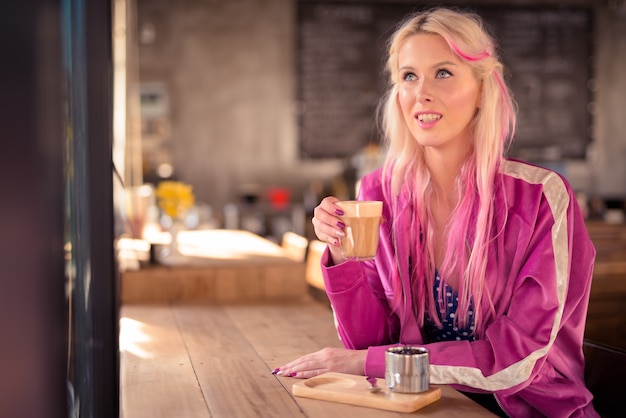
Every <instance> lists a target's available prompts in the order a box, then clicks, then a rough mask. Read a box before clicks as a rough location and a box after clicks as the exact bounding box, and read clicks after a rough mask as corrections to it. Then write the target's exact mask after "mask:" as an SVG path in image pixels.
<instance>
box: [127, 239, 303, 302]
mask: <svg viewBox="0 0 626 418" xmlns="http://www.w3.org/2000/svg"><path fill="white" fill-rule="evenodd" d="M178 242H179V249H180V252H181V253H182V254H183V255H184V257H179V258H177V259H176V260H175V261H174V262H171V261H170V262H167V263H161V264H155V265H150V266H144V267H143V268H140V269H138V270H128V271H124V272H122V273H121V295H120V297H121V301H122V303H154V302H172V301H211V302H237V301H255V300H260V299H280V298H290V297H299V296H301V295H302V294H304V293H306V281H305V277H304V270H305V266H304V262H298V261H294V260H293V259H291V258H290V257H289V255H288V254H287V252H286V251H285V249H283V248H282V247H281V246H279V245H277V244H275V243H273V242H272V241H269V240H267V239H265V238H263V237H260V236H258V235H255V234H253V233H251V232H248V231H240V230H223V229H216V230H205V231H184V232H181V233H180V234H179V239H178ZM156 251H159V248H158V247H157V248H156Z"/></svg>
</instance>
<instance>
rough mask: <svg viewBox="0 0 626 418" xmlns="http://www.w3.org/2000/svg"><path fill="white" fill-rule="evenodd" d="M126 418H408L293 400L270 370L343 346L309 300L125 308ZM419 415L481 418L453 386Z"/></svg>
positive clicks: (287, 382) (288, 381) (320, 308)
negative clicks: (316, 352) (319, 350)
mask: <svg viewBox="0 0 626 418" xmlns="http://www.w3.org/2000/svg"><path fill="white" fill-rule="evenodd" d="M120 335H121V337H120V352H121V353H120V354H121V356H120V360H121V361H120V374H121V402H120V407H121V411H120V413H121V417H122V418H144V417H146V418H147V417H150V418H156V417H164V418H165V417H167V418H170V417H177V418H186V417H190V418H191V417H193V418H203V417H206V418H209V417H212V418H221V417H224V418H237V417H242V418H253V417H288V418H297V417H309V418H318V417H319V418H328V417H343V418H349V417H358V418H368V417H376V418H387V417H396V418H399V417H406V416H407V414H404V413H398V412H389V411H384V410H379V409H370V408H364V407H360V406H352V405H345V404H340V403H334V402H327V401H321V400H315V399H308V398H301V397H294V396H293V395H292V392H291V387H292V385H293V384H294V383H296V382H301V381H302V380H299V379H293V378H285V377H278V376H274V375H272V374H271V371H272V370H273V369H274V368H276V367H278V366H279V365H281V364H284V363H286V362H288V361H290V360H293V359H295V358H297V357H298V356H300V355H303V354H306V353H308V352H311V351H315V350H318V349H321V348H323V347H326V346H334V347H340V346H341V344H340V342H339V341H338V338H337V334H336V332H335V328H334V325H333V318H332V313H331V311H330V309H329V308H328V307H327V306H325V305H323V304H320V303H317V302H314V301H312V300H311V299H309V298H308V297H303V298H300V299H298V300H292V301H289V302H285V303H283V304H276V303H274V304H268V303H257V304H227V305H217V304H206V303H205V304H189V303H187V304H172V305H124V306H122V311H121V333H120ZM441 388H442V398H441V399H440V400H439V401H437V402H435V403H433V404H431V405H429V406H426V407H424V408H422V409H420V410H418V411H416V412H415V413H413V414H409V415H411V416H413V415H419V416H425V417H448V418H450V417H452V418H453V417H463V418H471V417H485V416H493V415H492V414H490V413H489V412H488V411H487V410H485V409H484V408H482V407H481V406H479V405H478V404H476V403H474V402H473V401H472V400H470V399H469V398H467V397H465V396H464V395H463V394H461V393H460V392H457V391H455V390H454V389H452V388H451V387H448V386H442V387H441Z"/></svg>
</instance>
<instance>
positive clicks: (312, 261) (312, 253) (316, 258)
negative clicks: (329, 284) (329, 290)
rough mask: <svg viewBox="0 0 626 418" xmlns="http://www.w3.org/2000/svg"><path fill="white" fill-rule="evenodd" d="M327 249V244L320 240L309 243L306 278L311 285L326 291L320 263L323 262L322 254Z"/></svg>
mask: <svg viewBox="0 0 626 418" xmlns="http://www.w3.org/2000/svg"><path fill="white" fill-rule="evenodd" d="M325 249H326V243H325V242H322V241H319V240H312V241H311V242H310V243H309V249H308V252H307V259H306V268H305V277H306V281H307V283H308V284H309V285H311V286H313V287H315V288H317V289H320V290H325V286H324V278H323V277H322V268H321V266H320V263H321V261H322V254H323V253H324V250H325Z"/></svg>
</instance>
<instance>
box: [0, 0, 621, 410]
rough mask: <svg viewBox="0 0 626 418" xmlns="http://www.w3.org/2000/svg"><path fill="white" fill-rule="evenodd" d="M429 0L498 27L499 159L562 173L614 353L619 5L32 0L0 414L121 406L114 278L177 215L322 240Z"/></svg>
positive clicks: (16, 83)
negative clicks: (387, 50) (511, 140)
mask: <svg viewBox="0 0 626 418" xmlns="http://www.w3.org/2000/svg"><path fill="white" fill-rule="evenodd" d="M442 4H447V5H454V6H459V7H463V8H469V9H471V10H474V11H476V12H478V13H479V14H481V15H483V16H484V17H485V19H486V20H487V22H488V23H489V24H490V25H491V26H492V28H493V31H494V34H495V35H496V37H497V38H498V39H499V40H500V43H501V46H502V51H501V52H502V54H503V58H504V61H505V63H506V64H507V66H508V70H509V72H508V74H507V77H508V78H509V80H510V82H511V85H512V86H513V89H514V94H515V98H516V100H517V101H518V104H519V107H520V114H519V132H518V133H517V138H516V140H515V141H516V142H515V145H514V146H513V148H512V149H511V150H510V155H511V156H513V157H519V158H522V159H525V160H528V161H531V162H534V163H536V164H539V165H544V166H546V167H549V168H552V169H555V170H557V171H558V172H560V173H562V174H563V175H564V176H565V177H567V178H568V180H569V181H570V182H571V184H572V185H573V187H574V189H575V190H576V192H577V194H578V197H579V203H580V204H581V207H582V208H583V210H584V213H585V216H586V217H587V220H588V226H589V230H590V233H591V235H592V238H593V239H594V242H595V243H596V247H597V250H598V263H597V265H596V270H595V273H594V274H595V276H596V277H595V278H594V287H593V288H592V299H591V302H590V308H589V318H588V330H587V334H586V336H587V337H589V338H590V339H592V340H594V341H597V342H600V343H605V344H608V345H610V346H613V347H618V348H621V349H626V331H625V330H626V313H625V312H626V310H625V309H624V308H625V307H626V264H625V263H626V227H625V226H624V215H625V213H624V211H625V203H624V202H625V199H626V164H625V163H624V161H625V160H626V118H625V117H624V107H625V106H626V99H625V97H626V77H625V76H624V74H626V1H624V0H508V1H505V0H476V1H464V0H456V1H447V2H431V1H417V0H415V1H405V0H393V1H392V0H390V1H385V0H370V1H357V0H334V1H332V0H328V1H322V0H233V1H226V0H203V1H200V0H177V1H169V0H90V1H86V0H62V1H61V0H24V1H20V2H12V6H11V9H10V12H8V11H7V13H3V14H2V16H3V17H2V24H1V25H0V31H1V36H0V39H1V41H0V43H1V45H2V50H1V52H2V57H3V58H2V66H1V69H0V71H1V72H0V80H1V83H2V90H1V91H2V94H0V103H1V104H2V107H1V109H2V111H1V112H0V115H1V116H0V121H1V122H0V126H1V127H2V151H1V152H0V161H1V164H0V166H1V167H2V174H3V175H2V186H3V189H4V190H7V191H8V193H6V192H5V193H4V194H3V195H4V197H3V205H2V212H0V214H1V215H2V217H1V219H2V220H1V222H2V230H3V232H4V234H3V236H4V239H3V240H2V246H1V247H0V248H1V254H2V262H1V263H0V278H1V279H0V280H1V286H2V289H0V295H1V296H0V306H2V309H3V315H2V320H1V321H0V323H1V324H2V326H1V328H0V330H1V331H2V342H3V348H2V351H1V352H2V356H0V357H2V363H0V365H1V366H2V378H0V384H1V386H0V388H1V389H2V390H1V391H0V416H2V417H11V418H12V417H50V418H54V417H63V416H65V417H67V416H81V417H82V416H89V417H114V416H118V412H119V397H120V388H119V378H120V376H119V365H120V364H119V363H120V361H119V341H118V335H119V325H118V320H119V310H120V307H121V306H122V305H123V300H122V299H121V297H120V294H121V288H122V279H123V277H124V274H125V272H141V271H145V270H146V269H148V270H149V269H150V268H152V266H154V265H158V264H159V263H161V264H163V262H164V260H163V259H161V258H160V257H165V258H167V255H163V254H164V253H161V252H159V251H158V248H160V247H159V246H161V247H162V246H165V245H166V243H167V239H168V238H167V236H169V237H171V236H174V232H173V227H174V226H175V224H176V222H177V221H178V222H179V224H180V225H179V227H180V228H182V229H183V230H184V231H210V230H240V231H247V232H251V233H254V234H255V235H258V236H261V237H263V238H265V239H267V240H268V241H271V242H273V243H276V244H277V245H281V241H282V239H283V237H284V236H285V234H286V233H293V234H296V235H298V236H301V237H304V238H305V239H306V240H307V241H311V240H314V239H315V237H314V236H313V233H312V228H311V226H310V218H311V216H312V210H313V208H314V207H315V206H316V205H317V204H318V203H319V201H320V200H321V199H322V198H323V197H324V196H326V195H328V194H333V195H335V196H337V197H340V198H345V199H347V198H353V197H355V195H356V193H357V190H358V182H359V178H360V177H361V176H362V175H363V174H365V173H367V172H368V171H370V170H372V169H374V168H376V167H378V166H379V165H380V164H381V162H382V158H383V156H384V147H383V145H382V144H381V143H380V141H379V136H378V131H377V129H376V126H375V121H374V112H375V108H376V104H377V101H378V99H379V97H380V96H381V94H382V92H383V89H384V85H385V81H384V78H383V77H382V74H381V73H382V64H383V53H384V43H385V40H386V38H387V36H388V35H389V34H390V33H391V31H392V29H393V25H394V24H395V22H396V21H397V20H398V18H400V17H401V16H403V15H405V14H406V13H407V12H409V11H411V10H415V9H419V8H423V7H428V6H433V5H442ZM7 10H8V9H7ZM160 186H161V189H159V187H160ZM179 187H183V188H184V189H185V190H186V192H185V193H190V194H189V195H185V196H187V197H186V198H185V199H187V198H190V199H187V200H185V202H186V204H185V205H186V206H185V207H184V208H182V206H181V207H179V209H181V208H182V209H181V210H175V211H174V212H168V210H166V209H165V206H164V205H163V204H162V203H163V196H165V195H168V193H169V194H170V195H171V194H175V195H176V196H179V195H178V190H182V189H179ZM159 190H160V191H159ZM159 193H161V194H159ZM179 198H180V196H179V197H177V199H179ZM177 202H179V203H180V200H177ZM177 218H180V219H177ZM166 235H167V236H166ZM122 242H125V243H126V244H127V246H124V245H121V243H122ZM165 261H166V260H165Z"/></svg>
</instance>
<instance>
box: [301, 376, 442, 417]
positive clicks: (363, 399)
mask: <svg viewBox="0 0 626 418" xmlns="http://www.w3.org/2000/svg"><path fill="white" fill-rule="evenodd" d="M380 383H382V385H381V384H380ZM384 383H385V381H384V379H379V385H378V386H380V387H381V388H380V390H379V391H377V392H371V391H370V390H369V387H370V384H369V383H368V381H367V380H366V378H365V376H357V375H352V374H345V373H334V372H328V373H324V374H321V375H319V376H316V377H312V378H310V379H308V380H304V381H302V382H298V383H295V384H294V385H293V387H292V392H293V394H294V396H300V397H304V398H313V399H321V400H324V401H331V402H339V403H346V404H350V405H358V406H365V407H369V408H377V409H385V410H388V411H395V412H414V411H417V410H418V409H420V408H423V407H425V406H426V405H429V404H431V403H433V402H435V401H437V400H439V399H440V398H441V389H440V388H438V387H432V386H431V388H430V389H429V390H427V391H426V392H421V393H394V392H391V391H390V390H389V389H387V388H386V387H384V386H385V385H384Z"/></svg>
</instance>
